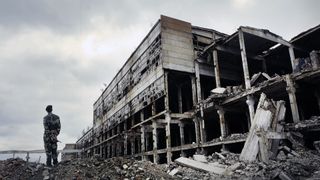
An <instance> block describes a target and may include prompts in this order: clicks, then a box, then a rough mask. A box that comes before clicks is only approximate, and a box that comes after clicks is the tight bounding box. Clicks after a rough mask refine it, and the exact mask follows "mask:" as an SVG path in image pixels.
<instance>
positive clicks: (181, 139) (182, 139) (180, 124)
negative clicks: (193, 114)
mask: <svg viewBox="0 0 320 180" xmlns="http://www.w3.org/2000/svg"><path fill="white" fill-rule="evenodd" d="M179 128H180V141H181V145H184V144H185V140H184V123H183V122H181V121H180V122H179Z"/></svg>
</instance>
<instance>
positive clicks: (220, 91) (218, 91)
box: [211, 87, 227, 94]
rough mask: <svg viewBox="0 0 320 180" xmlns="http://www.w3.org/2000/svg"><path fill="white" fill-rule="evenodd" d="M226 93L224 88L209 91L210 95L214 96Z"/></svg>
mask: <svg viewBox="0 0 320 180" xmlns="http://www.w3.org/2000/svg"><path fill="white" fill-rule="evenodd" d="M226 91H227V90H226V88H222V87H218V88H215V89H212V90H211V93H214V94H223V93H225V92H226Z"/></svg>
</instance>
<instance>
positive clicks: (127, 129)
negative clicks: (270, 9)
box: [0, 16, 320, 180]
mask: <svg viewBox="0 0 320 180" xmlns="http://www.w3.org/2000/svg"><path fill="white" fill-rule="evenodd" d="M319 37H320V25H318V26H316V27H314V28H312V29H309V30H307V31H305V32H302V33H301V34H299V35H297V36H296V37H294V38H292V39H291V40H290V41H287V40H284V39H283V38H282V37H281V36H279V35H276V34H274V33H272V32H270V31H269V30H266V29H257V28H253V27H247V26H241V27H239V28H238V30H237V31H236V32H235V33H233V34H232V35H227V34H224V33H221V32H218V31H215V30H213V29H209V28H203V27H197V26H193V25H191V24H190V23H188V22H184V21H181V20H177V19H173V18H170V17H166V16H161V17H160V20H159V21H158V22H157V23H156V24H155V25H154V27H153V28H152V29H151V30H150V32H149V33H148V34H147V36H146V37H145V38H144V39H143V41H142V42H141V44H140V45H139V46H138V48H137V49H136V50H135V51H134V52H133V53H132V55H131V56H130V57H129V58H128V60H127V61H126V63H125V64H124V65H123V67H122V68H121V70H120V71H119V72H118V73H117V75H116V76H115V77H114V78H113V80H112V81H111V82H110V84H109V85H108V86H107V87H106V88H105V90H104V91H103V93H102V94H101V96H100V97H99V98H98V99H97V100H96V102H95V103H94V105H93V108H94V112H93V125H92V127H91V128H90V129H88V130H87V131H86V132H84V133H83V136H82V137H81V138H79V139H78V140H77V142H76V143H75V144H73V145H69V147H66V148H65V151H64V156H63V160H64V161H63V162H62V163H60V164H59V165H58V167H57V168H55V169H53V170H52V171H50V175H51V176H54V177H58V178H59V177H64V176H65V177H68V178H77V177H78V178H79V179H83V178H102V179H132V178H136V179H161V178H162V179H214V178H219V179H224V178H225V179H230V178H235V179H242V178H248V177H249V178H250V177H252V178H258V179H286V180H287V179H304V178H311V179H312V178H320V156H319V155H320V154H319V153H320V51H319V50H320V41H319ZM68 149H70V150H69V151H68ZM72 149H77V150H78V151H73V150H72ZM75 152H76V153H75ZM70 159H72V160H70ZM1 175H2V174H1ZM2 176H3V175H2ZM0 179H1V176H0Z"/></svg>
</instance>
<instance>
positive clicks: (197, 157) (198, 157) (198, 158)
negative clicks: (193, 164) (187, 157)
mask: <svg viewBox="0 0 320 180" xmlns="http://www.w3.org/2000/svg"><path fill="white" fill-rule="evenodd" d="M193 159H194V160H196V161H199V162H204V163H207V162H208V160H207V158H206V156H204V155H201V154H194V155H193Z"/></svg>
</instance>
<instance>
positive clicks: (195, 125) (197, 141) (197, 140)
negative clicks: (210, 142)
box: [193, 118, 200, 145]
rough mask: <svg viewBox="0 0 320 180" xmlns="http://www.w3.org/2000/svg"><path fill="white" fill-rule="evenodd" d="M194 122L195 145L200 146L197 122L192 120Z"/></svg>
mask: <svg viewBox="0 0 320 180" xmlns="http://www.w3.org/2000/svg"><path fill="white" fill-rule="evenodd" d="M193 122H194V128H195V132H196V143H197V145H199V144H200V133H199V122H198V119H197V118H194V119H193Z"/></svg>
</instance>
